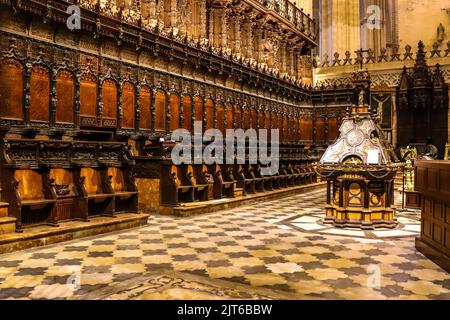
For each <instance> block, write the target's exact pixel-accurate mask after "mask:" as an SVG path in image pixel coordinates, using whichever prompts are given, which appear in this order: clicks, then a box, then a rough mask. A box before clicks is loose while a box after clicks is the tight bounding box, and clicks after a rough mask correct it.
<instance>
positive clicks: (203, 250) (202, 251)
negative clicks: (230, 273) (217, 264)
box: [195, 247, 219, 253]
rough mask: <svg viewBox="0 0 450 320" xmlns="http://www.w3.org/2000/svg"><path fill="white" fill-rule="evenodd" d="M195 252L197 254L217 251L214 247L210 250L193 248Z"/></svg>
mask: <svg viewBox="0 0 450 320" xmlns="http://www.w3.org/2000/svg"><path fill="white" fill-rule="evenodd" d="M195 251H197V252H198V253H215V252H219V250H218V249H217V248H215V247H212V248H195Z"/></svg>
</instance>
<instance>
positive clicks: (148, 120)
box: [139, 86, 152, 130]
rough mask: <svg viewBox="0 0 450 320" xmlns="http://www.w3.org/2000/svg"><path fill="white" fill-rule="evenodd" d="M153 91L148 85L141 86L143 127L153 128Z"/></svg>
mask: <svg viewBox="0 0 450 320" xmlns="http://www.w3.org/2000/svg"><path fill="white" fill-rule="evenodd" d="M151 98H152V93H151V91H150V88H149V87H147V86H143V87H141V95H140V96H139V106H140V121H139V126H140V127H141V129H147V130H150V129H151V128H152V115H151V110H150V104H151Z"/></svg>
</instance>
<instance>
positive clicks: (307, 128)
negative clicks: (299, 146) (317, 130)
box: [300, 118, 313, 141]
mask: <svg viewBox="0 0 450 320" xmlns="http://www.w3.org/2000/svg"><path fill="white" fill-rule="evenodd" d="M300 137H301V140H306V141H312V138H313V126H312V119H310V118H302V119H300Z"/></svg>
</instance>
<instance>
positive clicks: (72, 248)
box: [63, 246, 89, 252]
mask: <svg viewBox="0 0 450 320" xmlns="http://www.w3.org/2000/svg"><path fill="white" fill-rule="evenodd" d="M88 248H89V247H88V246H66V247H64V249H63V251H65V252H74V251H80V252H84V251H87V250H88Z"/></svg>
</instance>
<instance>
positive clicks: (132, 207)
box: [108, 167, 138, 213]
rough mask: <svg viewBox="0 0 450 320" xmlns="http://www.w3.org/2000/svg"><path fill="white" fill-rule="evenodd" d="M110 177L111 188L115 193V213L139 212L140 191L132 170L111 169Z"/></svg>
mask: <svg viewBox="0 0 450 320" xmlns="http://www.w3.org/2000/svg"><path fill="white" fill-rule="evenodd" d="M108 176H111V177H112V179H111V186H112V189H113V192H114V197H115V200H114V204H115V206H114V208H115V209H114V211H115V212H116V213H117V212H119V213H121V212H138V197H137V195H138V189H137V185H136V181H135V180H134V177H133V174H132V171H131V169H128V168H117V167H109V168H108Z"/></svg>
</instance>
